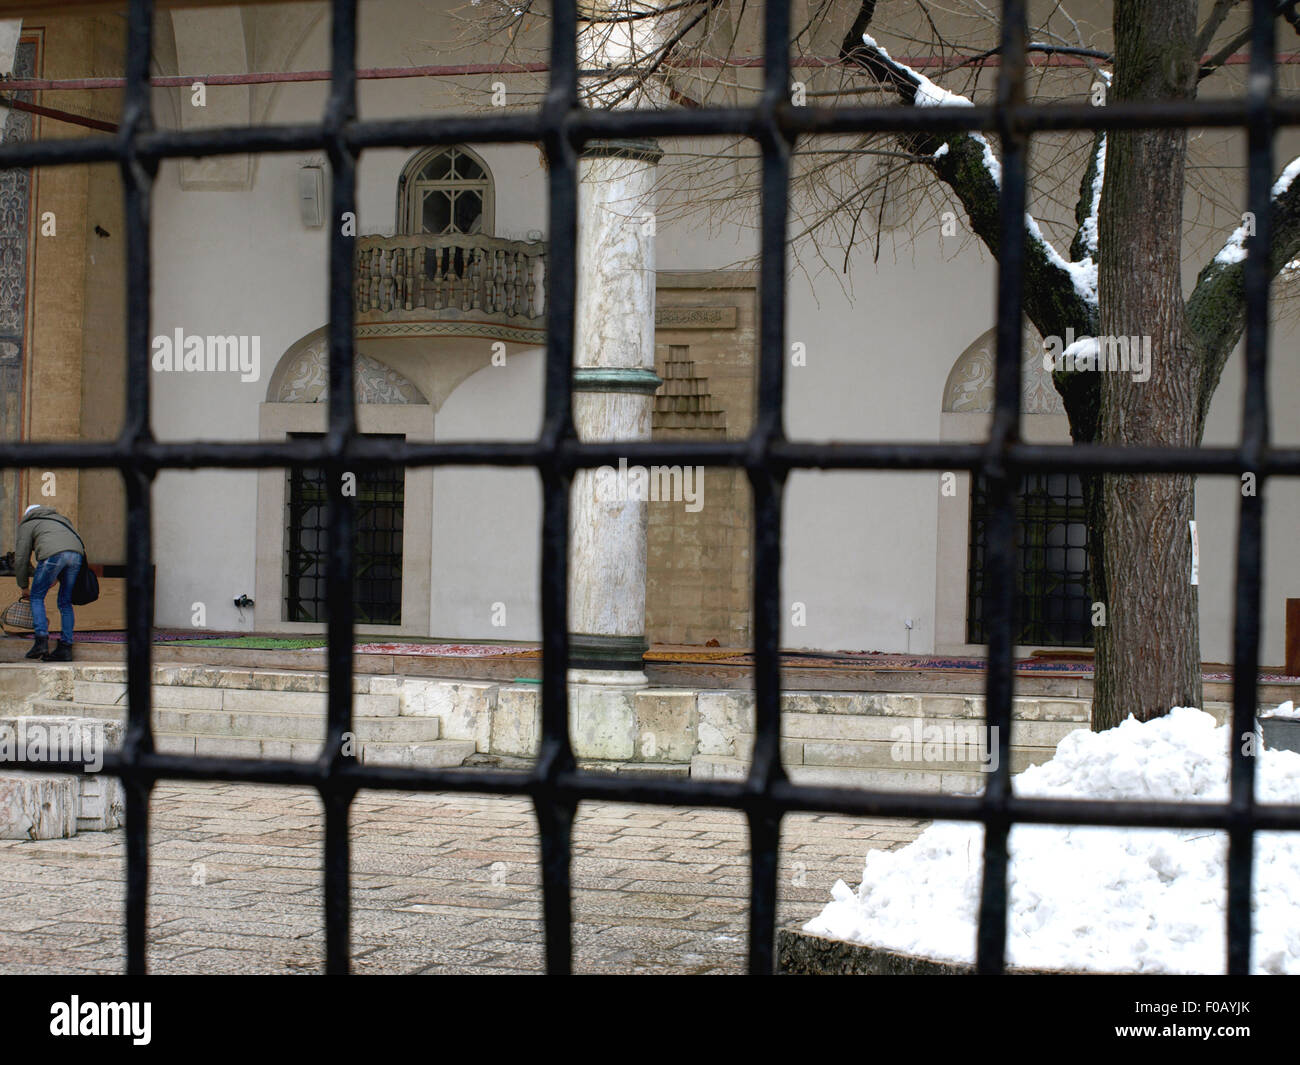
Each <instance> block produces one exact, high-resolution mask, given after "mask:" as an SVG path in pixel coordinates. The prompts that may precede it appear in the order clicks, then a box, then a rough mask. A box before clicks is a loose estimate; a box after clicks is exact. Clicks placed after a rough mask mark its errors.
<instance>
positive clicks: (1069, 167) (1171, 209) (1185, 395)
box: [467, 0, 1300, 729]
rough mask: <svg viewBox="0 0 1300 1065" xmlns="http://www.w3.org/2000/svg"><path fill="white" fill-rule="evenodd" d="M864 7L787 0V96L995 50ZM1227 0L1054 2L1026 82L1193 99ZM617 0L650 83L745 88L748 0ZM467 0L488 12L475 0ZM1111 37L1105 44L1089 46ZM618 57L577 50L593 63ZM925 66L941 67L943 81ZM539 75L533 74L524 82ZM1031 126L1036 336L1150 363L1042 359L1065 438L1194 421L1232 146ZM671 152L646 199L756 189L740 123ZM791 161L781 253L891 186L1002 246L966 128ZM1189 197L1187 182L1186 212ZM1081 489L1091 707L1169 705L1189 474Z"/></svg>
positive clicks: (914, 98)
mask: <svg viewBox="0 0 1300 1065" xmlns="http://www.w3.org/2000/svg"><path fill="white" fill-rule="evenodd" d="M878 6H879V7H880V8H881V9H883V7H884V4H883V3H882V4H880V5H878V4H877V0H856V2H848V3H846V2H844V0H807V2H806V4H805V5H804V6H803V7H801V8H799V9H798V10H799V12H800V17H799V19H797V20H796V33H795V38H794V42H793V48H794V54H795V56H796V69H797V70H798V71H800V72H806V74H807V77H806V82H805V83H803V84H801V89H802V90H803V93H804V95H805V96H806V102H807V103H810V104H811V103H815V104H820V105H829V106H834V105H835V104H837V103H841V102H844V101H849V102H858V101H859V100H861V99H862V98H863V97H864V96H866V95H869V94H872V93H882V92H883V93H889V94H892V95H893V96H894V97H896V99H897V100H898V102H899V104H900V105H902V106H908V107H927V106H943V105H962V104H966V103H969V102H970V101H971V99H973V98H974V97H975V95H976V94H977V93H979V92H981V91H986V90H987V88H988V85H987V81H988V78H987V74H986V72H985V63H986V62H987V61H989V60H990V59H993V58H994V57H996V54H997V47H996V43H990V44H989V45H987V46H980V45H979V44H971V43H969V42H972V41H975V42H978V41H981V40H984V41H988V42H996V41H997V40H998V33H997V29H998V27H997V19H998V16H997V14H996V13H995V12H994V11H993V10H991V9H990V8H989V7H987V6H986V5H985V3H984V2H983V0H968V2H967V3H965V4H964V5H963V6H961V7H958V8H956V9H953V8H945V9H944V10H943V11H942V12H941V13H936V12H933V11H932V10H931V8H930V7H929V6H928V4H927V3H926V2H925V0H918V2H917V3H915V4H913V5H908V6H907V8H906V10H891V12H890V19H889V22H888V29H887V30H880V29H876V28H875V26H874V23H875V20H876V16H877V10H878ZM900 7H901V5H897V4H896V5H894V8H895V9H897V8H900ZM476 8H477V9H478V10H476V12H475V15H476V18H475V19H474V21H473V23H471V24H467V25H468V26H470V27H471V28H470V29H469V33H470V35H471V36H474V37H475V38H476V39H477V40H479V41H481V40H483V39H486V38H485V33H486V35H487V36H488V37H491V38H492V39H505V38H506V37H508V39H509V48H508V49H507V50H506V51H505V52H504V53H503V59H505V60H506V61H513V62H527V61H529V60H530V59H534V58H535V56H537V55H540V54H541V53H540V48H541V46H542V44H543V43H544V38H545V22H546V16H545V13H544V12H540V11H536V10H534V8H533V6H532V3H531V0H524V2H522V3H520V2H518V0H482V3H481V4H480V5H476ZM1246 8H1247V5H1245V4H1244V0H1216V2H1215V3H1214V4H1213V7H1212V8H1211V9H1210V10H1209V11H1208V13H1207V15H1206V17H1205V20H1204V22H1203V23H1201V24H1200V25H1198V24H1197V17H1198V10H1197V4H1196V2H1195V0H1116V2H1115V4H1114V15H1113V25H1112V26H1111V27H1109V29H1108V30H1107V28H1097V27H1085V26H1084V25H1083V24H1082V23H1081V22H1080V21H1079V20H1077V19H1075V18H1074V17H1072V16H1071V15H1070V14H1069V12H1068V11H1067V10H1066V8H1065V7H1064V5H1063V4H1062V3H1059V2H1058V3H1057V4H1056V5H1055V6H1054V7H1052V8H1051V9H1050V11H1049V12H1048V13H1047V14H1046V15H1045V16H1044V17H1043V18H1041V19H1040V20H1039V21H1038V22H1037V24H1036V25H1035V26H1033V27H1031V33H1030V36H1029V38H1028V39H1029V42H1030V43H1029V50H1030V52H1031V53H1032V54H1033V56H1034V57H1037V58H1040V59H1041V60H1042V61H1041V62H1039V63H1038V64H1037V65H1034V66H1031V68H1030V72H1031V75H1032V77H1033V81H1032V85H1031V90H1032V92H1033V94H1034V95H1035V96H1036V97H1043V98H1051V99H1061V98H1086V97H1087V96H1088V95H1089V94H1090V93H1091V94H1095V93H1096V92H1097V91H1098V86H1101V90H1100V91H1101V92H1102V93H1103V94H1106V95H1108V96H1109V98H1110V99H1111V100H1138V99H1158V100H1190V99H1193V98H1194V97H1195V96H1196V95H1197V92H1198V91H1199V89H1200V87H1201V85H1202V84H1203V83H1205V82H1206V81H1207V79H1211V78H1213V79H1216V80H1218V81H1230V80H1231V78H1232V72H1231V69H1230V60H1231V57H1233V56H1234V55H1235V54H1236V53H1238V51H1239V50H1240V49H1241V48H1242V47H1243V45H1244V44H1245V43H1246V41H1247V40H1248V39H1249V30H1248V27H1247V26H1246V24H1245V18H1246ZM606 10H607V12H608V10H609V9H606ZM618 10H619V11H620V14H619V15H618V16H613V17H622V18H632V19H638V18H657V17H667V18H670V19H671V20H672V21H671V29H670V31H669V32H667V33H661V34H660V35H659V37H658V38H657V41H658V44H657V46H656V48H655V49H654V50H653V51H652V52H651V53H649V54H647V55H645V56H643V57H640V58H639V62H638V64H637V70H636V71H635V76H636V77H639V78H641V79H643V80H644V81H646V82H653V83H654V84H655V85H656V86H657V88H658V90H659V96H660V98H664V97H666V98H667V101H668V102H667V106H682V107H696V106H702V105H706V104H708V105H716V104H726V103H732V104H735V103H745V102H748V101H749V100H751V99H753V98H754V96H755V95H756V94H757V92H758V91H759V90H760V88H761V73H762V72H761V69H758V67H757V65H751V64H749V63H748V62H746V58H747V57H749V56H755V55H757V54H758V53H759V51H760V50H761V42H760V40H759V37H758V33H757V30H756V27H755V22H756V17H755V16H756V14H757V12H754V11H751V10H749V9H748V8H747V6H746V2H745V0H732V2H724V0H680V2H677V3H671V4H660V5H658V6H656V5H653V4H651V3H648V2H645V0H626V2H625V3H624V4H622V5H620V7H619V9H618ZM1276 10H1277V16H1278V18H1279V19H1285V20H1286V21H1287V22H1288V23H1290V24H1291V25H1292V26H1293V27H1296V28H1298V29H1300V18H1298V17H1297V12H1296V0H1286V2H1278V3H1277V5H1276ZM487 11H490V12H492V13H493V14H492V17H491V18H484V17H482V16H483V14H484V12H487ZM606 17H611V16H609V15H608V14H607V15H606ZM873 31H874V32H875V33H879V34H882V35H887V36H888V37H889V39H890V41H891V42H896V43H897V44H898V46H900V47H916V48H917V49H919V50H920V51H921V52H922V53H924V54H925V56H926V59H927V63H926V69H928V70H929V71H930V72H931V73H930V74H925V73H922V72H921V70H920V69H918V66H919V64H915V65H914V64H909V63H908V62H904V61H899V60H896V59H894V58H893V57H892V56H891V55H890V53H889V51H888V50H887V49H886V48H885V47H882V45H881V44H879V43H878V42H877V41H876V39H875V38H874V37H873V35H872V34H873ZM502 35H504V37H503V36H502ZM1107 37H1108V38H1109V40H1110V41H1111V42H1113V50H1111V49H1107V48H1105V47H1099V43H1101V44H1104V43H1106V38H1107ZM957 41H961V42H964V43H962V44H958V43H956V42H957ZM529 49H533V50H535V51H533V52H531V53H530V52H529ZM1203 57H1208V58H1203ZM627 75H628V72H627V71H619V72H608V71H606V72H601V71H592V72H588V76H589V77H591V78H595V79H597V81H599V79H601V78H614V77H615V76H622V77H624V78H626V77H627ZM931 75H932V76H931ZM800 76H802V73H801V74H800ZM981 78H983V79H984V82H985V83H983V84H982V83H981ZM940 80H942V81H944V82H945V83H946V84H947V85H949V86H956V88H955V89H954V88H941V87H940V85H939V81H940ZM542 89H543V85H542V83H541V82H540V80H539V81H538V83H537V84H536V86H535V92H536V93H537V95H538V98H540V93H541V91H542ZM526 102H527V101H525V103H526ZM1094 102H1098V101H1096V100H1095V99H1094ZM1036 143H1038V144H1039V145H1045V146H1046V151H1045V152H1043V151H1040V153H1039V154H1038V155H1037V156H1035V158H1034V164H1035V165H1034V167H1033V172H1032V178H1031V190H1030V193H1031V202H1033V203H1035V204H1036V205H1037V207H1038V208H1039V209H1041V214H1040V215H1039V217H1040V218H1042V219H1043V224H1042V225H1040V224H1039V222H1038V221H1036V220H1035V218H1033V217H1030V218H1027V228H1026V248H1025V260H1024V312H1025V314H1026V316H1027V317H1028V319H1029V320H1030V321H1031V322H1032V323H1033V325H1034V327H1035V328H1036V329H1037V330H1038V332H1039V333H1040V334H1041V335H1042V336H1044V337H1048V336H1053V337H1065V336H1067V335H1068V333H1069V331H1073V333H1074V334H1075V335H1076V336H1089V337H1095V336H1098V335H1102V336H1114V337H1130V336H1149V337H1151V342H1152V367H1151V369H1152V372H1151V376H1150V379H1149V380H1147V381H1143V382H1138V381H1135V380H1133V378H1132V377H1131V376H1130V375H1128V374H1120V373H1094V372H1087V371H1071V370H1069V369H1065V368H1062V369H1059V370H1057V371H1056V372H1055V373H1054V375H1053V379H1054V383H1055V385H1056V388H1057V390H1058V392H1059V393H1060V395H1061V397H1062V400H1063V402H1064V405H1065V409H1066V412H1067V414H1068V415H1069V420H1070V427H1071V434H1072V437H1073V439H1074V440H1075V441H1077V442H1104V443H1111V444H1133V445H1140V444H1163V445H1194V444H1198V443H1200V441H1201V439H1202V436H1203V433H1204V430H1205V419H1206V414H1207V412H1208V410H1209V406H1210V401H1211V399H1212V397H1213V395H1214V391H1215V388H1216V386H1217V385H1218V382H1219V379H1220V376H1221V374H1222V372H1223V368H1224V365H1225V363H1226V362H1227V360H1228V358H1229V356H1230V355H1231V353H1232V351H1233V349H1234V348H1235V347H1236V345H1237V342H1238V341H1239V340H1240V338H1241V335H1242V331H1243V328H1244V320H1245V312H1244V288H1243V273H1244V261H1245V258H1246V255H1247V254H1248V253H1249V250H1250V245H1251V241H1250V239H1249V237H1250V230H1249V227H1248V226H1245V225H1243V227H1242V228H1240V229H1238V230H1237V231H1236V232H1234V233H1232V234H1231V235H1230V236H1227V235H1226V234H1225V233H1224V231H1223V230H1222V229H1220V228H1218V227H1219V226H1220V225H1221V221H1220V220H1221V218H1222V216H1223V210H1224V209H1225V208H1226V209H1228V210H1231V211H1233V212H1234V214H1235V210H1237V208H1232V207H1231V206H1230V205H1231V202H1232V199H1233V190H1232V186H1233V179H1234V178H1235V177H1236V168H1235V167H1234V166H1232V165H1230V164H1227V163H1226V162H1225V161H1224V159H1223V154H1222V150H1221V149H1222V146H1221V143H1220V144H1201V143H1198V144H1196V145H1193V146H1191V147H1189V138H1188V134H1187V131H1186V130H1181V129H1177V130H1171V129H1160V130H1139V131H1116V132H1113V133H1111V134H1110V135H1109V136H1106V135H1101V134H1099V135H1096V136H1093V137H1088V136H1083V135H1079V134H1075V135H1062V136H1051V135H1046V134H1044V135H1040V136H1038V137H1037V138H1036ZM675 151H676V154H675V155H673V154H672V153H670V156H669V158H668V159H666V160H665V164H664V166H663V167H662V168H661V171H662V172H663V173H664V174H665V179H664V180H665V189H664V193H665V195H664V196H663V200H664V204H665V206H664V208H663V209H664V210H666V211H672V210H676V211H678V212H679V213H680V212H694V213H697V214H698V213H703V214H705V215H711V214H712V215H716V216H717V217H720V218H725V219H726V220H727V221H728V222H729V223H735V222H737V221H740V222H742V223H743V221H744V220H745V215H746V211H747V210H752V204H753V203H754V202H756V197H754V198H751V199H750V200H749V205H750V206H749V207H744V206H738V205H740V204H744V203H745V197H744V195H743V194H744V193H745V192H752V191H753V186H752V184H748V185H747V180H748V177H747V175H751V174H752V170H749V169H747V168H746V166H745V160H746V159H747V158H752V156H753V151H752V149H750V148H748V146H747V145H745V143H744V142H741V141H736V142H732V143H726V144H719V143H718V142H717V141H712V142H709V143H708V144H705V143H687V144H683V145H678V146H676V149H675ZM1198 153H1199V154H1198ZM1189 160H1190V162H1189ZM798 163H799V165H798V167H797V169H796V173H795V185H794V187H793V188H792V194H791V195H792V201H791V202H792V217H793V231H792V237H793V238H794V248H795V253H796V256H799V255H804V256H806V255H808V254H809V252H810V250H811V254H812V255H813V256H814V257H819V258H820V259H821V261H822V265H823V267H831V266H834V267H836V268H837V269H840V270H846V269H847V268H848V264H849V262H850V256H851V254H852V252H853V250H854V248H855V247H857V246H858V245H860V244H861V243H862V242H864V241H867V240H875V241H877V247H876V253H877V254H878V253H879V243H878V242H879V239H880V230H881V227H880V226H879V225H873V224H872V218H871V213H872V212H873V211H877V212H883V210H884V205H885V204H886V202H887V201H888V200H889V199H890V198H891V194H892V197H894V198H897V196H898V194H899V193H901V194H902V195H903V196H904V197H906V198H907V199H908V202H909V203H911V204H912V205H913V207H912V208H911V209H909V210H908V211H907V213H908V214H909V215H910V216H911V217H912V218H913V219H915V220H916V221H915V222H914V228H913V230H912V233H911V235H912V237H913V238H914V237H915V235H916V229H915V226H920V225H925V224H933V221H934V219H935V218H936V217H937V214H938V211H937V210H932V211H930V212H926V211H923V210H916V209H915V206H916V205H917V204H923V203H925V202H926V201H929V202H930V203H931V204H932V205H933V207H935V208H938V207H940V206H941V205H943V204H946V203H947V202H948V201H949V200H950V199H955V200H956V202H957V203H958V204H960V206H961V208H962V210H963V211H964V213H965V215H966V218H967V221H968V224H969V228H970V232H971V233H972V234H973V235H974V237H975V238H976V239H977V240H978V241H979V242H980V243H981V244H982V246H983V247H984V248H985V249H987V250H988V251H989V252H990V253H991V254H992V255H993V256H994V257H997V256H998V255H999V253H1000V248H999V229H998V201H999V180H1000V166H999V162H998V157H997V153H996V151H995V149H994V147H993V146H992V145H991V144H990V142H989V140H988V139H987V138H985V137H983V136H982V135H980V134H977V133H969V134H943V135H937V134H930V133H904V134H898V135H867V136H861V137H850V138H834V139H829V138H828V139H825V140H823V141H820V142H818V143H815V144H811V145H802V146H801V151H800V153H799V154H798ZM1296 169H1300V167H1296V166H1293V167H1288V168H1287V170H1286V171H1284V173H1283V175H1282V177H1281V178H1280V179H1279V181H1278V183H1277V185H1276V186H1275V188H1274V196H1273V201H1272V219H1271V222H1272V233H1273V243H1272V249H1271V260H1270V268H1271V270H1272V273H1273V274H1274V275H1275V276H1276V275H1279V274H1280V275H1287V274H1289V273H1291V272H1293V271H1294V270H1295V265H1294V264H1295V260H1296V257H1297V255H1300V183H1297V184H1296V185H1293V184H1292V183H1291V180H1290V178H1291V177H1292V176H1294V171H1295V170H1296ZM1185 202H1186V203H1191V204H1193V205H1194V209H1193V214H1192V217H1190V218H1189V217H1185V214H1184V204H1185ZM674 205H676V206H674ZM877 221H878V219H877ZM1197 227H1199V228H1200V230H1201V232H1200V234H1199V235H1200V238H1201V240H1200V243H1201V244H1202V245H1205V244H1208V243H1209V239H1208V238H1210V237H1211V235H1212V234H1213V243H1214V250H1215V254H1214V255H1213V257H1212V258H1210V260H1209V261H1208V262H1207V263H1206V265H1205V267H1204V268H1203V269H1202V270H1201V271H1200V274H1199V276H1198V278H1197V281H1196V284H1195V285H1194V287H1193V288H1192V290H1191V292H1190V294H1188V295H1187V296H1186V297H1184V293H1183V285H1182V266H1183V258H1184V252H1185V248H1186V247H1187V246H1189V244H1190V245H1193V246H1194V245H1195V244H1196V243H1197V241H1196V240H1195V239H1191V240H1189V235H1191V236H1193V237H1194V236H1195V233H1194V232H1193V231H1194V230H1196V229H1197ZM1211 227H1213V228H1211ZM1225 236H1226V241H1225ZM1053 237H1055V238H1056V239H1057V240H1058V241H1061V242H1062V243H1065V242H1066V241H1068V256H1067V255H1062V254H1061V253H1060V252H1058V251H1057V249H1056V246H1055V244H1054V243H1053V239H1052V238H1053ZM804 265H805V266H807V263H806V262H805V264H804ZM1284 294H1290V289H1289V288H1288V290H1287V292H1286V293H1284ZM1085 494H1086V497H1087V502H1088V510H1089V516H1090V520H1089V527H1090V551H1091V559H1092V580H1093V589H1092V593H1093V598H1094V600H1096V601H1099V602H1102V603H1105V604H1106V607H1107V613H1106V618H1107V624H1106V625H1105V626H1103V627H1101V628H1099V629H1098V630H1097V647H1096V686H1095V693H1094V704H1093V707H1094V709H1093V727H1094V728H1098V729H1102V728H1108V727H1111V726H1113V725H1115V724H1117V723H1118V722H1119V721H1120V720H1121V719H1122V718H1123V717H1124V716H1126V715H1127V714H1129V713H1133V714H1134V715H1136V716H1137V717H1138V718H1139V719H1143V720H1145V719H1148V718H1151V717H1154V716H1158V715H1160V714H1162V713H1165V712H1166V711H1167V710H1168V709H1169V708H1170V707H1171V706H1176V705H1200V703H1201V694H1202V693H1201V671H1200V641H1199V624H1198V614H1197V599H1196V589H1195V587H1194V586H1192V585H1191V584H1190V582H1189V576H1188V575H1189V572H1190V568H1191V558H1190V554H1191V546H1190V541H1189V537H1188V526H1187V522H1188V520H1189V519H1190V518H1191V517H1192V514H1193V510H1192V505H1193V498H1194V478H1192V477H1191V476H1189V475H1158V476H1155V475H1143V476H1129V475H1106V476H1104V477H1092V478H1088V479H1086V487H1085Z"/></svg>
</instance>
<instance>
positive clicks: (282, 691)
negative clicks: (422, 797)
mask: <svg viewBox="0 0 1300 1065" xmlns="http://www.w3.org/2000/svg"><path fill="white" fill-rule="evenodd" d="M69 672H70V677H69V678H68V680H69V681H70V684H68V685H66V686H65V687H64V691H65V692H66V697H54V698H50V697H40V698H34V699H31V700H30V701H29V703H28V709H27V713H29V714H33V715H43V714H56V715H69V714H71V715H76V716H79V717H85V718H99V719H107V720H113V721H125V719H126V667H125V666H101V665H90V666H77V667H72V668H71V669H70V670H69ZM383 679H384V678H371V677H366V676H358V677H357V678H355V682H354V685H353V687H354V692H353V700H352V714H353V724H352V731H353V735H354V737H355V744H356V746H355V752H356V754H357V757H358V759H359V760H360V761H362V762H364V763H370V764H375V765H404V766H424V767H446V766H458V765H460V764H462V763H463V762H464V761H465V759H466V758H467V757H469V756H470V755H471V754H473V753H474V750H475V743H474V741H473V740H465V739H446V738H444V737H443V736H442V734H441V722H440V720H439V718H437V717H433V716H411V717H404V716H402V715H401V713H400V711H401V705H400V700H399V696H398V694H397V693H396V692H395V691H378V692H372V691H371V690H370V688H371V681H372V680H376V681H382V680H383ZM328 683H329V681H328V677H326V676H325V675H324V674H320V673H305V672H292V671H288V670H259V669H223V668H215V667H203V666H179V667H178V666H157V667H155V668H154V684H153V692H152V697H153V727H154V737H155V742H156V746H157V749H158V750H159V751H165V752H172V753H179V754H197V755H214V756H232V757H240V758H288V759H293V760H301V761H308V760H311V759H314V758H317V757H319V755H320V748H321V743H322V742H323V741H324V739H325V718H326V698H327V695H326V692H327V689H328ZM60 694H62V693H60Z"/></svg>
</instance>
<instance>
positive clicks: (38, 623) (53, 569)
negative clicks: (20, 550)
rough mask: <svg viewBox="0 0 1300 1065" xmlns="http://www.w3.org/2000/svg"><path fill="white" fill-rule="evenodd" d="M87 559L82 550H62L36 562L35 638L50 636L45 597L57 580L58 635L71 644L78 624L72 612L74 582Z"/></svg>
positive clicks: (34, 580) (33, 608) (33, 586)
mask: <svg viewBox="0 0 1300 1065" xmlns="http://www.w3.org/2000/svg"><path fill="white" fill-rule="evenodd" d="M84 561H85V559H84V558H83V557H82V554H81V552H80V551H60V552H59V553H58V554H57V555H51V556H50V557H49V558H47V559H44V560H42V561H40V562H38V563H36V575H35V576H34V577H32V591H31V597H32V622H33V625H34V628H35V631H36V638H37V639H38V640H39V639H41V638H42V637H48V636H49V635H50V623H49V621H48V619H47V618H46V617H45V596H46V595H47V594H48V593H49V590H50V586H51V585H53V584H54V582H55V581H56V580H57V581H58V582H59V617H60V618H61V619H62V621H63V631H62V632H61V633H60V634H59V638H60V639H61V640H62V641H63V642H64V643H65V644H67V645H68V646H69V647H71V646H72V627H73V625H75V624H76V620H77V619H76V617H75V616H74V615H73V613H72V585H73V583H74V582H75V581H76V579H77V574H78V573H80V572H81V564H82V562H84Z"/></svg>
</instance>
